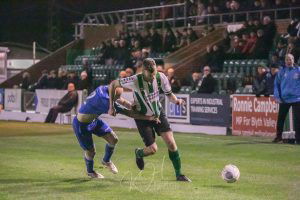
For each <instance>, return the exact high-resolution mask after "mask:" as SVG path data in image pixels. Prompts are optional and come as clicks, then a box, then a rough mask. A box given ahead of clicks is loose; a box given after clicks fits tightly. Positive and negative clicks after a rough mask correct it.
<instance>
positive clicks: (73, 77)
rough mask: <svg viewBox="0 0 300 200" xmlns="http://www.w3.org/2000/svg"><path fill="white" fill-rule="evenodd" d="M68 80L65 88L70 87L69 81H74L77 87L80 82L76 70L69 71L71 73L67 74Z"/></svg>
mask: <svg viewBox="0 0 300 200" xmlns="http://www.w3.org/2000/svg"><path fill="white" fill-rule="evenodd" d="M67 77H68V78H67V80H66V83H65V86H64V89H67V88H68V85H69V83H74V85H75V87H76V86H77V84H78V77H77V76H76V74H75V72H69V74H68V75H67Z"/></svg>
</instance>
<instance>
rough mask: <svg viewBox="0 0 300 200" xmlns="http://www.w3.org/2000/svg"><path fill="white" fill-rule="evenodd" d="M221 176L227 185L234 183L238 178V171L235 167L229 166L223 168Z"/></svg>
mask: <svg viewBox="0 0 300 200" xmlns="http://www.w3.org/2000/svg"><path fill="white" fill-rule="evenodd" d="M221 176H222V178H223V180H224V181H226V182H227V183H234V182H236V181H237V180H239V178H240V170H239V169H238V168H237V167H236V166H235V165H232V164H229V165H226V166H225V167H224V169H223V170H222V173H221Z"/></svg>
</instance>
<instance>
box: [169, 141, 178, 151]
mask: <svg viewBox="0 0 300 200" xmlns="http://www.w3.org/2000/svg"><path fill="white" fill-rule="evenodd" d="M167 145H168V149H169V150H170V151H176V150H177V145H176V143H175V142H172V141H169V142H168V143H167Z"/></svg>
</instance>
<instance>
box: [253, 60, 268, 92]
mask: <svg viewBox="0 0 300 200" xmlns="http://www.w3.org/2000/svg"><path fill="white" fill-rule="evenodd" d="M266 92H267V91H266V68H265V67H264V66H263V65H259V66H258V67H257V75H256V77H254V80H253V93H254V94H255V95H256V97H260V95H265V94H266Z"/></svg>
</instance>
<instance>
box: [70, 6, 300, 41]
mask: <svg viewBox="0 0 300 200" xmlns="http://www.w3.org/2000/svg"><path fill="white" fill-rule="evenodd" d="M299 12H300V7H288V8H280V9H267V10H254V11H253V10H252V11H240V12H229V13H219V14H208V15H203V16H202V15H201V16H199V15H197V14H196V15H189V10H188V7H187V5H186V3H180V4H171V5H163V6H153V7H145V8H138V9H129V10H119V11H111V12H100V13H89V14H86V15H85V16H84V18H83V20H82V21H81V22H79V23H76V24H74V25H75V35H74V36H75V38H76V39H78V38H82V37H83V35H82V32H83V27H84V26H87V25H88V26H91V25H93V26H99V25H102V26H103V25H115V24H122V25H124V29H125V30H140V29H144V28H145V27H154V26H156V27H160V28H162V29H164V28H165V27H166V26H170V27H173V28H175V27H187V26H197V25H200V24H201V25H205V24H207V25H208V24H224V23H236V22H243V21H245V20H249V19H250V17H251V18H255V19H262V17H263V16H265V15H268V16H270V17H271V18H272V19H275V20H278V19H292V18H293V17H295V16H296V15H297V13H299Z"/></svg>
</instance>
